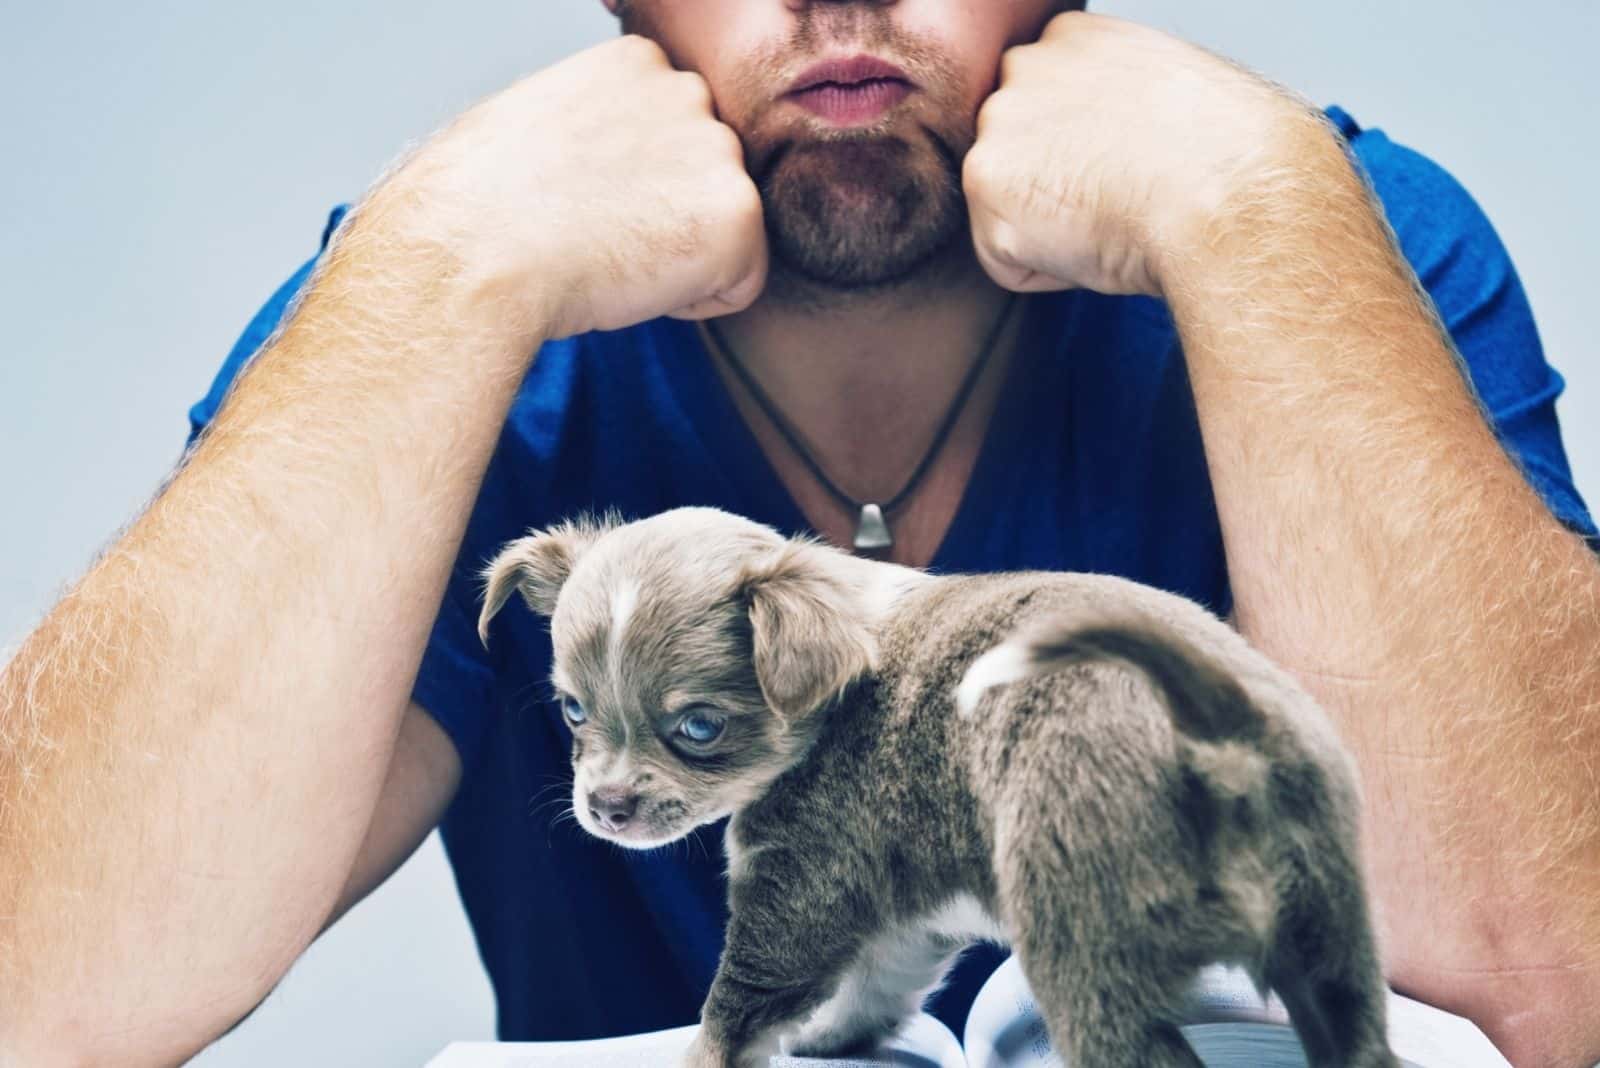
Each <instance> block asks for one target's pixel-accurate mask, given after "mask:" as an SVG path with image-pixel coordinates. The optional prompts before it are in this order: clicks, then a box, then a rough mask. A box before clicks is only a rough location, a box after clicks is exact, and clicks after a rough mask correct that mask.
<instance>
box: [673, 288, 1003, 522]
mask: <svg viewBox="0 0 1600 1068" xmlns="http://www.w3.org/2000/svg"><path fill="white" fill-rule="evenodd" d="M1016 302H1017V294H1015V293H1012V294H1011V295H1010V297H1009V298H1008V299H1007V300H1006V304H1005V307H1004V308H1002V309H1001V310H1000V317H999V319H998V320H997V321H996V322H995V324H994V328H993V329H992V330H990V331H989V337H988V339H987V340H985V341H984V343H983V349H982V351H981V352H979V353H978V358H977V359H976V360H974V361H973V363H972V367H971V368H970V369H969V370H968V371H967V377H966V378H965V379H964V380H963V381H962V383H961V388H960V389H959V390H957V391H956V396H955V400H953V401H951V403H950V409H949V410H948V411H947V412H946V413H945V416H944V421H943V422H942V423H940V424H939V429H938V430H937V431H936V432H935V433H934V435H933V443H932V444H931V445H929V446H928V451H927V452H926V453H924V454H923V457H922V460H921V461H920V462H919V463H918V464H917V468H916V470H915V471H913V472H911V477H910V478H909V479H907V480H906V484H905V485H904V486H902V487H901V488H900V492H899V493H896V494H895V495H894V496H892V497H890V498H889V499H888V500H886V501H884V502H882V503H881V504H880V503H876V502H872V501H858V500H856V499H855V498H854V497H852V496H850V495H849V494H848V493H846V492H845V491H844V490H842V489H840V488H839V487H838V486H837V485H835V484H834V482H833V480H832V479H831V478H829V477H828V475H827V473H826V472H825V471H823V470H822V465H821V464H819V463H818V462H817V459H816V457H815V456H813V455H812V453H811V450H810V449H808V448H807V447H806V445H805V442H804V441H803V440H802V439H801V437H800V434H799V432H798V431H797V430H796V429H795V428H794V427H793V426H791V425H790V424H789V421H788V420H787V419H785V418H784V417H783V413H782V412H780V411H779V410H778V406H777V405H776V404H774V403H773V402H772V398H771V397H768V396H767V394H766V392H765V391H764V390H762V388H761V386H760V385H759V384H758V383H757V382H756V380H755V376H753V375H752V374H751V373H750V372H749V370H747V369H746V368H745V366H744V364H743V363H741V362H740V361H739V359H738V358H737V357H736V356H734V354H733V348H732V346H730V345H729V344H728V342H727V341H726V340H725V339H724V338H723V336H722V332H721V331H720V330H718V329H717V326H716V323H715V321H714V320H711V319H706V320H704V325H705V328H706V333H707V334H709V335H711V339H712V341H714V342H715V343H716V346H717V348H718V349H719V350H720V351H721V353H722V355H723V356H724V357H726V359H727V361H728V366H730V367H732V368H733V370H734V373H735V374H737V375H738V376H739V381H740V382H741V383H743V384H744V388H745V389H747V390H749V391H750V395H751V396H752V397H754V398H755V401H756V403H757V404H758V405H760V406H761V410H762V411H763V412H765V413H766V415H767V418H768V419H770V420H771V421H772V425H773V426H775V427H777V428H778V433H780V434H782V435H783V439H784V440H785V441H787V442H788V443H789V447H790V448H791V449H793V450H794V452H795V455H796V456H798V457H800V459H801V461H802V462H803V463H804V464H805V465H806V467H807V469H808V470H810V472H811V474H812V476H813V477H814V478H816V480H817V482H818V483H820V484H821V485H822V488H823V489H825V490H827V491H828V493H829V494H830V495H832V497H833V499H834V500H836V501H838V502H839V503H840V504H842V505H843V506H844V507H845V508H846V509H847V510H849V511H852V512H855V513H856V515H857V516H858V519H857V521H856V536H855V547H856V548H857V549H860V550H863V551H873V550H880V549H888V548H890V547H891V546H893V545H894V535H893V534H891V533H890V531H889V521H888V517H889V515H890V513H892V512H894V511H895V509H897V508H899V507H900V506H901V505H902V504H904V503H905V502H906V499H907V498H909V497H910V496H911V493H912V491H913V490H915V489H916V487H917V484H918V483H919V482H921V481H922V476H923V475H925V474H927V473H928V469H929V468H930V467H932V466H933V461H934V459H935V458H936V457H937V456H938V455H939V451H940V450H941V449H942V448H944V443H945V440H946V439H947V438H949V436H950V431H951V429H952V428H954V426H955V425H956V418H957V417H958V416H959V415H960V414H961V410H962V408H964V407H965V406H966V402H967V398H968V397H969V396H971V395H972V390H973V387H974V386H976V385H977V384H978V378H979V376H981V375H982V373H983V369H984V367H985V366H987V364H988V362H989V356H990V355H991V354H992V353H993V352H994V349H995V343H996V342H997V341H999V340H1000V333H1001V329H1002V328H1003V327H1004V326H1005V324H1006V320H1007V319H1009V318H1010V317H1011V309H1012V307H1013V306H1014V305H1015V304H1016Z"/></svg>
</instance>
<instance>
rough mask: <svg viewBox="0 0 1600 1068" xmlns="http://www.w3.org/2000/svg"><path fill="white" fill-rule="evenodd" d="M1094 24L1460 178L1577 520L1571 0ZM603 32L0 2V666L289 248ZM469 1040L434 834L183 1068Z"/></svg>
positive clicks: (117, 516) (165, 453)
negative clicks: (1241, 65) (1510, 264)
mask: <svg viewBox="0 0 1600 1068" xmlns="http://www.w3.org/2000/svg"><path fill="white" fill-rule="evenodd" d="M681 2H685V3H688V2H693V0H681ZM752 2H754V0H752ZM764 2H770V0H764ZM994 2H1002V0H994ZM1094 6H1095V7H1096V8H1097V9H1098V10H1101V11H1105V12H1108V13H1112V14H1121V15H1126V16H1130V17H1134V18H1138V19H1141V20H1143V21H1146V22H1150V23H1153V24H1157V25H1161V26H1164V27H1167V28H1170V29H1173V30H1176V31H1178V32H1180V33H1182V34H1183V35H1185V36H1187V37H1189V38H1191V39H1193V40H1197V41H1200V42H1202V43H1204V44H1206V45H1208V46H1210V47H1213V48H1215V49H1217V50H1219V51H1221V52H1223V53H1225V54H1228V55H1231V56H1233V57H1235V58H1237V59H1239V60H1242V61H1244V62H1246V63H1248V64H1250V65H1252V66H1255V67H1257V68H1258V69H1261V70H1263V71H1265V72H1266V73H1268V74H1270V75H1272V76H1274V77H1276V78H1278V79H1279V80H1281V81H1283V82H1286V83H1288V84H1290V85H1292V86H1294V87H1296V88H1297V89H1299V90H1301V91H1303V92H1305V93H1306V94H1308V95H1309V96H1310V97H1312V98H1313V99H1315V100H1317V101H1318V102H1320V103H1330V102H1337V103H1341V104H1343V105H1345V106H1346V107H1347V108H1349V109H1350V110H1351V111H1352V112H1353V113H1354V114H1355V115H1356V117H1357V118H1358V119H1360V120H1361V121H1363V122H1364V123H1366V124H1367V125H1379V126H1382V127H1383V128H1384V129H1386V130H1387V131H1389V132H1390V134H1391V135H1392V136H1393V137H1395V138H1396V139H1397V140H1401V141H1403V142H1406V143H1409V144H1411V145H1412V146H1414V147H1417V148H1420V149H1421V150H1423V151H1425V152H1427V153H1428V154H1430V155H1432V156H1433V157H1434V158H1436V159H1437V160H1439V161H1440V162H1442V163H1443V164H1444V165H1445V166H1447V167H1448V168H1450V169H1451V170H1452V171H1453V172H1454V173H1455V174H1456V175H1457V176H1458V177H1460V178H1461V179H1462V180H1463V181H1464V182H1465V183H1466V185H1467V187H1468V188H1469V189H1471V190H1472V191H1473V192H1474V194H1475V195H1476V196H1477V197H1478V199H1479V201H1480V202H1481V203H1482V204H1483V205H1484V206H1485V207H1486V209H1487V210H1488V212H1489V215H1490V217H1491V218H1492V219H1494V220H1495V222H1496V224H1497V225H1498V227H1499V229H1500V232H1501V234H1502V236H1503V237H1504V239H1505V241H1506V243H1507V244H1508V245H1509V246H1510V248H1511V251H1512V254H1513V256H1514V257H1515V259H1516V261H1517V263H1518V265H1519V267H1520V269H1521V271H1522V275H1523V279H1524V282H1525V283H1526V284H1527V287H1528V289H1529V291H1530V293H1531V295H1532V298H1533V305H1534V309H1535V312H1536V314H1537V316H1538V320H1539V324H1540V327H1541V328H1542V332H1543V336H1544V339H1545V343H1546V347H1547V351H1548V352H1549V354H1550V358H1551V361H1552V362H1553V363H1554V364H1555V365H1556V367H1557V368H1558V369H1559V370H1561V371H1562V373H1563V374H1565V375H1566V376H1567V378H1568V382H1569V388H1568V394H1567V397H1566V399H1565V400H1564V401H1563V402H1562V405H1561V409H1560V410H1561V416H1562V420H1563V423H1564V425H1565V431H1566V441H1567V447H1568V451H1569V454H1570V455H1571V457H1572V461H1573V465H1574V467H1575V469H1576V471H1577V479H1578V485H1579V488H1580V489H1581V490H1584V491H1586V496H1587V497H1588V498H1589V499H1590V500H1591V501H1600V430H1597V418H1596V417H1597V415H1600V366H1597V361H1596V358H1595V356H1596V348H1597V345H1596V342H1595V340H1594V336H1593V332H1592V330H1591V328H1589V327H1585V326H1584V324H1583V316H1584V315H1586V314H1591V313H1593V311H1594V309H1595V297H1594V293H1593V290H1594V285H1595V282H1596V280H1597V273H1596V271H1595V270H1594V256H1593V250H1594V246H1595V244H1596V241H1597V240H1600V207H1597V202H1596V197H1595V193H1594V189H1595V188H1596V178H1595V173H1594V172H1595V166H1596V163H1597V156H1596V152H1595V149H1594V147H1593V139H1594V136H1595V133H1596V129H1597V126H1596V123H1597V118H1600V89H1597V86H1600V79H1597V78H1596V77H1595V74H1594V70H1593V68H1594V64H1595V62H1596V58H1595V53H1594V48H1595V42H1596V41H1600V5H1595V4H1592V3H1589V2H1587V0H1543V2H1532V3H1527V4H1521V5H1509V4H1504V3H1491V2H1489V0H1409V2H1408V3H1404V4H1397V3H1394V2H1393V0H1353V2H1352V0H1345V2H1340V3H1331V2H1326V3H1308V2H1295V3H1285V2H1283V0H1233V2H1230V3H1198V2H1195V0H1118V2H1106V3H1101V4H1096V5H1094ZM614 32H615V27H614V25H613V23H612V22H611V20H610V19H609V18H608V17H607V16H605V15H604V13H603V11H602V9H601V7H600V4H599V3H598V0H529V2H525V3H521V4H513V3H490V2H486V0H457V2H455V3H450V4H440V3H433V2H422V0H384V2H382V3H379V2H377V0H346V2H344V3H340V4H311V3H298V4H294V3H290V4H271V5H240V6H237V7H236V6H234V5H232V4H211V3H201V2H200V0H152V2H146V3H141V4H125V3H110V2H106V0H80V2H78V3H68V4H60V5H50V4H30V5H22V4H15V5H12V4H8V5H6V10H5V12H4V14H0V42H3V44H0V129H3V130H4V131H5V141H4V148H3V149H0V153H3V156H4V159H5V164H4V166H0V201H3V203H4V205H5V213H6V223H5V229H4V238H3V240H0V310H3V322H4V329H5V333H6V346H5V347H6V351H5V354H4V356H0V435H3V437H0V442H3V448H0V486H3V494H4V496H3V498H0V499H3V501H4V503H3V505H0V507H3V509H4V512H3V514H4V516H5V521H4V522H3V523H0V648H3V649H5V650H7V652H6V653H5V654H4V656H0V659H5V658H9V650H11V649H14V647H15V645H16V644H17V643H18V642H20V641H21V639H22V637H23V636H24V635H25V634H26V633H27V632H28V631H29V630H30V629H31V628H32V627H33V626H34V625H35V623H36V622H37V621H38V619H39V618H40V616H41V615H42V614H43V612H44V611H45V610H46V609H47V608H48V607H49V606H50V605H51V604H52V603H53V602H54V600H55V599H56V597H57V596H58V595H59V593H60V592H61V590H62V588H63V584H64V583H66V582H68V581H70V580H72V579H73V578H75V577H76V576H77V575H78V574H79V573H81V571H82V570H83V568H84V567H85V566H86V564H87V562H88V561H89V559H90V558H91V557H92V555H93V554H94V553H95V552H97V551H98V550H99V548H100V547H101V546H102V545H104V544H105V543H106V542H107V541H108V540H110V539H111V538H112V537H113V536H114V533H115V532H116V531H117V530H118V529H119V528H120V527H121V526H122V525H123V524H124V523H126V522H127V521H128V520H129V519H131V518H132V516H133V515H134V514H135V513H136V511H137V510H138V509H139V508H140V507H141V506H142V504H143V502H144V501H145V500H146V499H147V497H148V495H149V494H150V493H151V492H152V491H153V490H154V488H155V486H156V485H157V483H158V481H159V480H160V478H161V476H162V474H163V473H164V472H165V471H166V470H167V469H168V468H169V466H170V465H171V464H172V463H173V461H174V460H175V459H176V458H177V456H178V453H179V450H180V448H181V446H182V443H183V440H184V435H185V432H186V429H187V424H186V422H185V410H186V409H187V407H188V406H189V405H190V404H191V403H193V402H194V401H195V400H197V399H198V398H199V397H200V396H201V395H202V394H203V393H204V392H205V390H206V388H207V386H208V385H209V383H210V381H211V378H212V375H213V374H214V373H215V371H216V369H217V366H218V364H219V362H220V361H221V359H222V357H223V355H224V353H225V352H226V351H227V349H228V347H229V346H230V345H231V344H232V342H233V340H234V338H235V337H236V336H237V334H238V332H239V330H240V329H241V328H242V327H243V325H244V324H245V322H246V321H247V320H248V319H249V317H250V316H251V314H252V313H253V312H254V311H255V310H256V308H257V307H258V306H259V305H260V303H261V302H262V301H263V300H264V299H265V298H266V296H267V295H268V294H269V293H270V292H271V291H272V290H273V289H274V288H275V287H276V286H277V285H278V284H279V283H280V282H281V281H282V280H283V279H284V278H285V277H287V275H288V274H289V272H290V271H291V270H292V269H293V268H294V267H295V266H297V265H298V264H299V263H300V262H301V261H302V260H303V259H305V258H306V257H307V256H309V255H310V254H311V253H313V252H314V251H315V249H316V241H317V238H318V235H319V232H320V228H321V226H322V223H323V218H324V215H325V212H326V210H327V209H328V208H329V207H330V206H331V205H332V204H334V203H336V202H338V201H340V200H347V199H351V198H354V197H357V196H359V195H360V193H361V192H362V190H363V189H364V188H365V187H366V185H367V184H368V183H369V182H370V181H371V180H372V179H373V178H374V177H375V176H376V174H377V173H378V172H379V171H380V169H381V168H382V166H383V165H384V164H385V163H386V162H387V161H388V160H389V159H390V158H391V157H393V156H394V155H395V154H396V153H397V152H398V151H399V150H400V149H401V147H402V146H403V145H404V144H405V143H407V142H408V141H410V140H412V139H415V138H419V137H422V136H425V135H426V134H427V133H428V132H429V131H430V130H432V129H434V128H436V127H437V126H438V125H439V124H440V123H442V122H443V121H445V120H446V119H447V118H448V117H449V116H451V115H452V114H454V113H455V112H456V111H458V110H460V109H461V108H463V107H464V106H466V105H467V104H469V103H470V102H471V101H473V100H474V99H476V98H477V97H479V96H481V95H483V94H485V93H487V92H489V91H491V90H493V89H495V88H497V87H499V86H501V85H503V84H505V83H507V82H509V81H511V80H512V79H514V78H515V77H516V76H518V75H519V74H522V73H525V72H527V71H531V70H534V69H537V68H540V67H542V66H545V65H547V64H549V63H550V62H553V61H554V60H556V59H557V58H558V57H560V56H562V55H565V54H567V53H569V52H571V51H574V50H577V49H579V48H583V47H586V46H588V45H590V44H593V43H597V42H599V41H601V40H602V39H604V38H606V37H608V36H609V35H611V34H612V33H614ZM492 1030H493V1009H492V1004H491V1000H490V995H489V989H488V985H487V982H486V981H485V979H484V977H483V974H482V972H481V970H480V968H479V966H478V962H477V957H476V953H475V951H474V948H473V946H472V943H471V939H470V935H469V932H468V930H467V927H466V924H465V920H464V918H463V916H462V913H461V909H460V906H459V904H458V902H457V900H456V897H455V890H454V886H453V884H452V883H451V881H450V877H449V873H448V871H447V869H446V867H445V863H444V859H443V853H442V851H441V850H440V849H439V847H438V844H437V837H436V836H435V837H434V838H432V839H430V840H429V842H428V844H427V845H426V846H425V847H424V848H423V849H422V850H421V851H420V852H419V853H418V855H417V856H416V857H415V858H414V859H413V860H412V861H411V862H410V863H409V864H407V865H406V866H405V867H404V868H403V869H402V870H401V871H400V873H399V874H397V875H396V876H395V877H394V878H393V879H392V880H391V881H390V882H389V883H388V884H387V885H386V886H385V887H383V888H382V889H381V890H380V891H379V892H377V893H376V894H375V895H373V897H372V898H370V899H369V900H368V901H367V902H366V903H364V904H363V905H362V906H360V907H359V908H358V909H356V910H355V911H354V912H353V913H352V914H351V915H350V916H349V917H348V918H346V919H345V920H344V921H343V922H342V923H341V924H340V925H339V926H338V927H337V928H336V929H335V930H334V931H332V932H331V933H330V934H329V935H328V936H327V937H326V938H325V939H323V940H322V941H321V942H320V943H319V944H318V945H317V946H316V947H314V948H313V949H312V950H311V952H310V953H309V954H308V955H307V956H306V957H305V959H304V960H303V961H302V962H301V963H300V964H299V965H298V966H297V967H296V968H295V969H294V970H293V971H292V972H291V973H290V975H289V976H288V978H287V979H286V980H285V982H284V983H283V985H282V986H281V987H280V989H279V990H278V992H277V993H276V994H275V995H274V996H273V998H272V999H271V1001H270V1002H269V1003H268V1004H267V1005H266V1006H265V1007H263V1008H262V1009H261V1010H260V1011H259V1012H258V1013H257V1014H256V1016H255V1017H254V1018H252V1019H251V1020H250V1021H249V1022H248V1023H246V1024H245V1025H244V1026H243V1027H242V1028H240V1029H239V1031H237V1032H236V1033H235V1034H234V1035H232V1036H230V1037H229V1038H227V1039H225V1040H223V1041H222V1042H221V1043H219V1044H218V1045H217V1046H216V1047H214V1048H213V1049H212V1050H211V1051H210V1052H208V1053H207V1054H205V1055H203V1056H202V1057H201V1058H200V1059H199V1061H198V1062H197V1063H200V1064H203V1065H206V1066H208V1068H224V1066H237V1065H266V1064H278V1063H290V1064H385V1065H388V1064H394V1065H404V1064H421V1063H422V1062H423V1061H424V1060H426V1059H427V1057H428V1056H430V1055H431V1054H432V1053H433V1052H435V1051H436V1050H437V1049H438V1048H439V1047H441V1046H442V1045H443V1044H444V1043H445V1042H446V1041H448V1040H450V1039H452V1038H469V1037H480V1038H481V1037H489V1036H491V1034H492Z"/></svg>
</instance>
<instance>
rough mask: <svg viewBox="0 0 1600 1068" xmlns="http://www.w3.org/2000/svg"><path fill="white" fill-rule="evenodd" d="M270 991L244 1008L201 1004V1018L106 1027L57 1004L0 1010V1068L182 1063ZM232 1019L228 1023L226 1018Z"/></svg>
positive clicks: (92, 1015) (99, 1019) (91, 1015)
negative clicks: (204, 1009)
mask: <svg viewBox="0 0 1600 1068" xmlns="http://www.w3.org/2000/svg"><path fill="white" fill-rule="evenodd" d="M273 989H276V983H274V984H273V985H272V986H271V987H269V988H268V989H267V991H266V993H262V994H258V995H255V996H254V997H253V1000H250V1001H245V1002H242V1004H245V1005H248V1008H243V1009H240V1008H238V1007H235V1008H232V1009H228V1008H226V1007H225V1006H224V1005H222V1004H221V1003H219V1002H213V1003H211V1004H210V1005H209V1006H207V1010H208V1011H207V1012H206V1014H205V1018H204V1019H200V1018H197V1017H190V1018H186V1019H183V1020H178V1021H173V1022H172V1023H171V1024H169V1025H167V1026H164V1027H163V1026H159V1025H151V1024H149V1023H142V1024H140V1025H139V1026H137V1027H107V1026H106V1021H105V1016H104V1014H103V1013H99V1012H95V1011H93V1010H89V1009H84V1008H82V1007H77V1008H74V1007H72V1006H69V1005H65V1004H61V1005H58V1006H55V1007H54V1011H44V1010H41V1011H29V1012H26V1013H18V1014H16V1015H15V1016H13V1015H12V1014H11V1013H9V1012H0V1068H90V1066H100V1065H107V1064H115V1065H118V1066H119V1068H141V1066H144V1065H149V1066H151V1068H155V1066H167V1065H174V1064H184V1063H187V1062H188V1061H189V1060H190V1059H191V1058H192V1057H194V1056H196V1055H198V1054H199V1053H200V1052H201V1051H203V1050H204V1049H206V1048H207V1047H208V1046H210V1045H212V1044H213V1043H214V1042H216V1041H217V1040H218V1039H221V1038H223V1037H224V1036H226V1035H230V1034H232V1033H233V1032H234V1031H235V1030H236V1029H237V1028H238V1026H239V1025H240V1024H242V1023H244V1022H245V1020H247V1019H249V1018H250V1017H251V1016H252V1015H254V1013H255V1011H256V1010H257V1009H259V1008H260V1007H261V1005H262V1004H263V1003H264V1002H265V1001H266V1000H267V998H268V997H269V996H270V995H271V993H272V990H273ZM230 1020H231V1021H232V1022H231V1023H230V1022H228V1021H230Z"/></svg>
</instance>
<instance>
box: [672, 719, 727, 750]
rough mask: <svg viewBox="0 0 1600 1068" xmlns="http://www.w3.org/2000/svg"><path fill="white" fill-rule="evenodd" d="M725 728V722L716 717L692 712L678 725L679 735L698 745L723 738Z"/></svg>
mask: <svg viewBox="0 0 1600 1068" xmlns="http://www.w3.org/2000/svg"><path fill="white" fill-rule="evenodd" d="M724 726H725V724H724V722H723V721H722V720H720V719H717V718H716V717H714V716H706V715H701V714H700V713H697V712H692V713H690V714H689V715H687V716H684V717H683V720H682V722H680V723H679V724H678V733H679V734H681V735H683V736H684V737H685V738H687V739H689V740H690V741H691V742H693V743H695V744H696V745H705V744H707V743H708V742H714V741H716V740H717V739H718V738H719V737H721V735H722V728H723V727H724Z"/></svg>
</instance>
